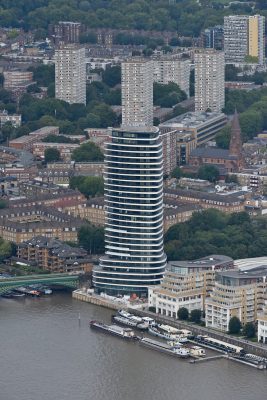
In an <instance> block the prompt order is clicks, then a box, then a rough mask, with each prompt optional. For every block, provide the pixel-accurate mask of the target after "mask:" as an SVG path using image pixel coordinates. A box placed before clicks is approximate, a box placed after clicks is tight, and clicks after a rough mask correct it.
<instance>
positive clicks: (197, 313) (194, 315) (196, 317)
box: [190, 309, 201, 324]
mask: <svg viewBox="0 0 267 400" xmlns="http://www.w3.org/2000/svg"><path fill="white" fill-rule="evenodd" d="M190 320H191V321H192V322H195V323H196V324H199V323H200V321H201V310H199V309H195V310H192V311H191V313H190Z"/></svg>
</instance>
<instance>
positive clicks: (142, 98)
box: [121, 57, 153, 127]
mask: <svg viewBox="0 0 267 400" xmlns="http://www.w3.org/2000/svg"><path fill="white" fill-rule="evenodd" d="M121 102H122V126H126V127H127V126H131V127H140V126H149V127H151V126H152V125H153V61H152V60H149V59H144V58H141V57H134V58H131V59H129V60H127V61H125V62H123V63H122V65H121Z"/></svg>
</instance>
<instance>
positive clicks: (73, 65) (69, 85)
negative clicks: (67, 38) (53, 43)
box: [55, 44, 86, 104]
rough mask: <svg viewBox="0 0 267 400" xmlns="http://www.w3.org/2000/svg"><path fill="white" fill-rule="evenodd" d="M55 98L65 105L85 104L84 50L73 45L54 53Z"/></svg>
mask: <svg viewBox="0 0 267 400" xmlns="http://www.w3.org/2000/svg"><path fill="white" fill-rule="evenodd" d="M55 85H56V98H57V99H60V100H64V101H66V102H67V103H70V104H73V103H82V104H86V64H85V49H84V48H82V47H79V46H77V45H75V44H69V45H66V46H63V47H60V48H59V49H57V50H56V52H55Z"/></svg>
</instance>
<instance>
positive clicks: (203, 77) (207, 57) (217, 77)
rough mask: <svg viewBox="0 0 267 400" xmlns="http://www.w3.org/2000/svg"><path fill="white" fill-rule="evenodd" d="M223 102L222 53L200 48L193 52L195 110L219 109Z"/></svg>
mask: <svg viewBox="0 0 267 400" xmlns="http://www.w3.org/2000/svg"><path fill="white" fill-rule="evenodd" d="M224 103H225V95H224V53H223V52H221V51H217V50H213V49H207V50H200V51H198V52H196V53H195V111H207V110H209V111H212V112H213V111H221V110H222V108H223V107H224Z"/></svg>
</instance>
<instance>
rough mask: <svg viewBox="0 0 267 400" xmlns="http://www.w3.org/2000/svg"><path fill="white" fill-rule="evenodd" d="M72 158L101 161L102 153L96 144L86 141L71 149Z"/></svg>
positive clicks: (83, 160) (75, 159)
mask: <svg viewBox="0 0 267 400" xmlns="http://www.w3.org/2000/svg"><path fill="white" fill-rule="evenodd" d="M72 160H74V161H76V162H89V161H103V160H104V155H103V153H102V151H101V150H100V148H99V147H98V146H97V145H96V144H94V143H93V142H87V143H84V144H82V145H81V146H80V147H79V148H77V149H75V150H74V151H73V153H72Z"/></svg>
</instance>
